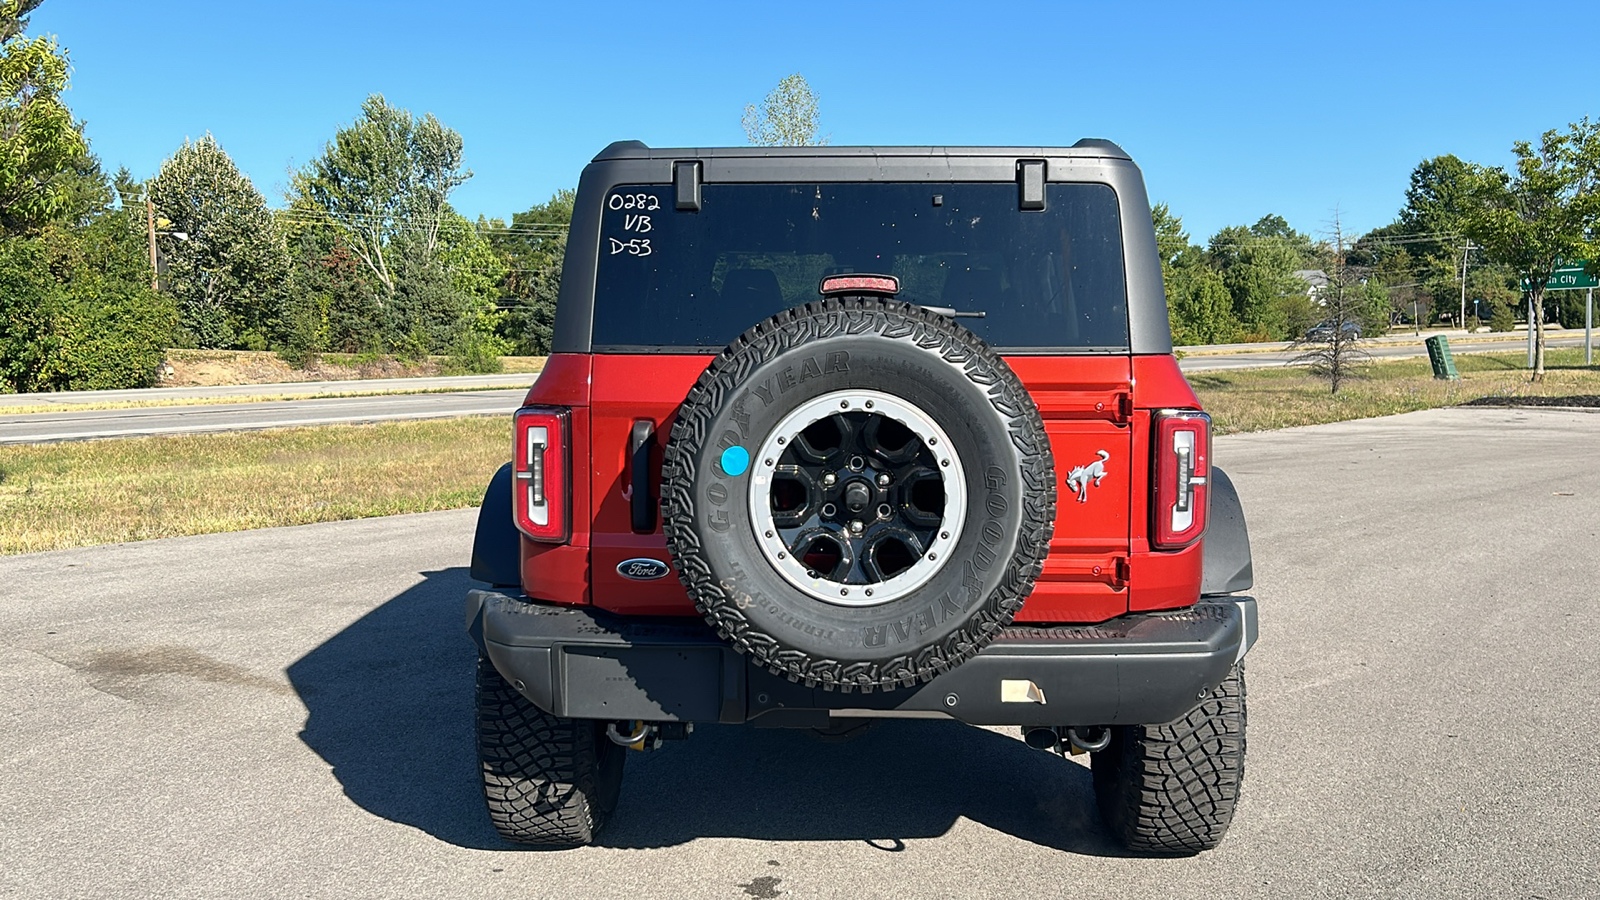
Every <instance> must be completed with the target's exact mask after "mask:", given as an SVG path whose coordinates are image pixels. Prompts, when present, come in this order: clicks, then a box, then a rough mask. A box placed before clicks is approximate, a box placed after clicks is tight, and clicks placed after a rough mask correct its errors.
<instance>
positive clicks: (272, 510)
mask: <svg viewBox="0 0 1600 900" xmlns="http://www.w3.org/2000/svg"><path fill="white" fill-rule="evenodd" d="M510 446H511V423H510V419H509V417H500V416H497V417H489V418H478V417H474V418H462V419H442V420H429V421H421V422H390V423H380V424H376V425H333V426H324V427H319V428H294V429H282V430H273V431H255V432H241V433H233V434H207V435H186V436H176V437H151V438H127V439H121V440H107V441H88V442H83V443H67V444H47V445H32V446H15V447H0V553H29V552H33V551H38V550H55V549H60V548H64V547H83V546H88V545H91V544H104V543H111V542H119V541H137V540H146V539H149V538H160V537H174V536H178V535H188V534H206V533H211V532H218V531H238V530H242V529H247V528H268V527H272V526H276V525H301V524H306V523H309V522H327V521H332V520H336V519H355V518H363V517H366V516H387V515H394V514H397V513H410V512H425V511H428V510H436V509H456V508H460V507H465V506H476V505H477V504H478V502H479V501H480V500H481V499H482V497H483V488H484V485H485V484H487V483H488V480H489V476H490V475H491V474H493V473H494V470H495V469H496V468H498V467H499V466H500V464H501V463H503V462H504V461H505V460H506V459H507V458H508V455H509V452H510Z"/></svg>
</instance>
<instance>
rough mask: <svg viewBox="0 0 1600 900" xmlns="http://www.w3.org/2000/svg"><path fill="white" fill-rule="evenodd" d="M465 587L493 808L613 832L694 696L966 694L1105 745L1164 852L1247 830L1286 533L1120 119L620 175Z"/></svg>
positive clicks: (884, 703) (962, 700)
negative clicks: (1235, 435)
mask: <svg viewBox="0 0 1600 900" xmlns="http://www.w3.org/2000/svg"><path fill="white" fill-rule="evenodd" d="M553 343H554V347H553V352H552V353H551V355H550V358H549V361H548V362H547V364H546V366H545V369H544V372H543V374H541V375H540V377H539V379H538V382H537V383H536V384H534V386H533V388H532V389H531V390H530V391H529V392H528V396H527V400H526V401H525V405H524V406H523V408H522V409H521V410H519V411H518V412H517V414H516V418H515V442H514V455H513V458H512V461H511V462H510V463H509V464H508V465H506V466H505V467H504V468H503V469H502V470H501V471H500V472H499V473H497V474H496V476H495V477H494V479H493V481H492V482H491V484H490V486H489V489H488V492H487V494H486V496H485V498H484V504H483V508H482V510H481V512H480V517H479V521H478V531H477V537H476V542H475V544H474V548H473V560H472V575H473V577H474V578H475V579H477V580H479V581H482V582H486V583H487V584H488V585H489V588H488V589H484V590H474V591H472V592H471V593H470V594H469V596H468V598H467V609H466V619H467V627H468V630H469V631H470V633H471V635H472V637H473V639H474V640H475V641H476V642H477V645H478V648H479V651H480V658H479V664H478V701H477V702H478V713H477V721H478V746H479V752H480V757H481V763H482V775H483V784H484V791H485V795H486V797H487V800H488V808H489V816H490V818H491V819H492V820H493V822H494V825H495V827H496V828H497V829H498V830H499V832H500V833H501V834H502V835H503V836H505V837H506V838H507V839H509V840H511V841H515V842H520V843H527V844H543V845H558V846H572V845H579V844H585V843H588V842H590V841H592V840H594V839H595V836H596V835H597V833H598V832H599V831H600V829H601V827H602V825H603V824H604V821H605V819H606V817H607V815H608V814H609V813H610V812H611V811H612V809H613V808H614V806H615V804H616V800H617V796H618V792H619V789H620V785H621V780H622V772H623V763H624V759H625V757H626V755H627V754H628V753H629V751H630V748H631V749H632V750H647V749H650V748H653V747H655V746H658V745H659V743H660V741H662V740H671V739H680V738H683V737H685V736H687V735H688V734H689V732H690V731H691V730H692V728H693V725H694V723H723V724H735V725H737V724H744V725H751V726H755V727H780V728H816V729H829V728H833V729H839V728H844V727H848V726H850V725H852V724H854V723H859V722H861V721H863V720H870V719H888V718H895V717H919V718H922V717H929V716H939V717H948V718H951V719H955V720H958V721H961V722H966V723H969V724H973V725H1018V726H1021V728H1022V732H1023V736H1024V738H1025V739H1026V741H1027V743H1028V744H1029V745H1030V746H1033V747H1036V748H1039V749H1041V750H1055V751H1058V752H1062V753H1074V754H1077V753H1084V752H1087V753H1089V754H1090V755H1091V756H1090V763H1091V769H1092V772H1093V782H1094V791H1095V794H1096V797H1097V799H1098V803H1099V807H1100V811H1101V814H1102V817H1103V819H1104V821H1105V824H1106V826H1107V828H1108V829H1110V831H1111V832H1112V833H1113V834H1114V836H1115V837H1116V838H1117V839H1118V840H1120V841H1121V842H1122V843H1123V844H1125V845H1126V846H1127V847H1128V848H1130V849H1133V850H1136V851H1141V852H1148V853H1194V852H1198V851H1201V850H1206V849H1209V848H1211V847H1214V846H1216V844H1217V843H1218V842H1219V841H1220V840H1221V839H1222V836H1223V833H1224V831H1225V830H1226V829H1227V827H1228V823H1229V821H1230V820H1231V819H1232V817H1233V812H1234V806H1235V803H1236V801H1237V799H1238V796H1239V786H1240V781H1241V778H1242V776H1243V773H1244V750H1245V734H1244V729H1245V687H1244V669H1243V661H1244V656H1245V652H1246V651H1247V650H1248V649H1249V648H1250V646H1251V644H1252V643H1253V642H1254V640H1255V638H1256V634H1257V627H1256V605H1255V601H1254V600H1253V599H1251V598H1249V597H1245V596H1239V595H1238V593H1237V592H1239V591H1243V590H1246V589H1248V588H1249V587H1250V585H1251V566H1250V549H1249V539H1248V536H1247V534H1246V531H1245V525H1244V518H1243V515H1242V513H1241V511H1240V506H1239V500H1238V497H1237V495H1236V494H1235V492H1234V489H1233V486H1232V485H1231V484H1230V482H1229V481H1228V479H1227V477H1226V476H1225V475H1223V473H1222V472H1221V470H1219V469H1217V468H1216V467H1214V466H1213V465H1212V464H1211V459H1210V456H1211V453H1210V444H1211V426H1210V419H1209V418H1208V417H1207V416H1206V414H1205V413H1204V412H1202V411H1201V410H1200V404H1199V402H1198V401H1197V399H1196V397H1195V395H1194V392H1193V391H1192V390H1190V388H1189V385H1188V383H1187V382H1186V381H1185V380H1184V378H1183V375H1182V374H1181V373H1180V372H1179V370H1178V365H1177V361H1176V359H1175V358H1174V356H1173V353H1172V344H1171V336H1170V333H1169V330H1168V326H1167V309H1166V299H1165V295H1164V294H1163V291H1162V283H1161V268H1160V262H1159V260H1158V258H1157V252H1156V243H1155V235H1154V230H1153V228H1152V226H1151V218H1150V205H1149V201H1148V199H1147V197H1146V195H1145V189H1144V183H1143V179H1142V176H1141V175H1140V173H1139V169H1138V168H1137V167H1136V166H1135V165H1134V164H1133V162H1132V161H1131V160H1130V159H1129V158H1128V156H1127V154H1125V153H1124V152H1123V151H1122V150H1121V149H1120V148H1118V147H1117V146H1116V145H1115V144H1112V143H1110V142H1109V141H1103V140H1083V141H1079V142H1078V143H1077V144H1075V145H1073V146H1071V147H1066V148H938V147H896V148H866V147H825V148H816V147H806V148H750V147H746V148H734V149H679V150H661V149H652V148H649V147H646V146H645V145H643V144H640V143H638V142H631V141H630V142H622V143H617V144H613V145H612V146H610V147H608V148H606V149H605V151H603V152H602V153H601V154H600V155H599V156H597V157H596V158H595V159H594V161H593V163H591V164H590V165H589V166H588V167H587V168H586V169H585V170H584V172H583V177H582V180H581V181H580V183H579V187H578V193H577V203H576V207H575V210H574V214H573V220H572V229H571V234H570V238H569V243H568V246H567V255H566V261H565V270H564V275H563V278H562V282H561V293H560V300H559V304H558V308H557V312H556V322H555V335H554V342H553Z"/></svg>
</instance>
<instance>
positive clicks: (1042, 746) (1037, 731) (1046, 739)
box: [1022, 728, 1061, 750]
mask: <svg viewBox="0 0 1600 900" xmlns="http://www.w3.org/2000/svg"><path fill="white" fill-rule="evenodd" d="M1022 740H1023V741H1024V742H1025V743H1027V745H1028V746H1029V747H1032V748H1033V749H1035V750H1054V749H1055V747H1056V744H1058V743H1060V741H1061V739H1060V738H1059V737H1058V736H1057V735H1056V732H1055V729H1054V728H1030V729H1028V733H1027V734H1024V735H1023V736H1022Z"/></svg>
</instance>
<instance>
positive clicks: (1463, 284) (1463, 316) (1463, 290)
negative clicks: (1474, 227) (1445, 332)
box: [1460, 239, 1472, 334]
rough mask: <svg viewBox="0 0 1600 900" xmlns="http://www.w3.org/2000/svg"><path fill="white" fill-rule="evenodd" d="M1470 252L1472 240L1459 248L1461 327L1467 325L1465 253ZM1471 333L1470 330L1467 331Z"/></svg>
mask: <svg viewBox="0 0 1600 900" xmlns="http://www.w3.org/2000/svg"><path fill="white" fill-rule="evenodd" d="M1471 252H1472V241H1471V240H1470V239H1469V240H1468V241H1467V245H1466V246H1465V247H1462V248H1461V320H1460V321H1461V327H1462V328H1466V327H1467V254H1469V253H1471ZM1467 333H1468V334H1471V333H1472V332H1470V331H1469V332H1467Z"/></svg>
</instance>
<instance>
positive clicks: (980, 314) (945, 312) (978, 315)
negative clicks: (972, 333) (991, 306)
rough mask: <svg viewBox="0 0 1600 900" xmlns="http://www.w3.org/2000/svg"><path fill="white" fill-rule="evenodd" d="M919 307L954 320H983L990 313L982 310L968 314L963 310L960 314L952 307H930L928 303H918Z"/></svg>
mask: <svg viewBox="0 0 1600 900" xmlns="http://www.w3.org/2000/svg"><path fill="white" fill-rule="evenodd" d="M917 305H918V306H920V307H922V308H923V309H925V310H927V311H928V312H931V313H938V314H939V315H941V316H948V317H950V318H952V319H982V318H984V317H985V316H987V315H989V314H988V313H986V312H984V311H982V310H975V311H972V312H967V311H965V310H962V311H959V312H958V311H957V310H956V309H955V308H954V307H950V306H929V305H928V304H926V303H918V304H917Z"/></svg>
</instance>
